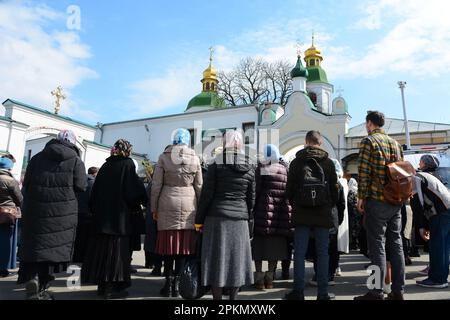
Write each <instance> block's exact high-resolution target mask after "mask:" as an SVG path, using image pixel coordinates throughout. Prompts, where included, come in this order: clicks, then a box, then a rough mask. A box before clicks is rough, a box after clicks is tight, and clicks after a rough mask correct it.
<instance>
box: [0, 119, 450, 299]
mask: <svg viewBox="0 0 450 320" xmlns="http://www.w3.org/2000/svg"><path fill="white" fill-rule="evenodd" d="M383 125H384V115H383V114H382V113H379V112H369V113H368V115H367V118H366V127H367V132H368V136H367V137H366V138H365V139H363V141H362V142H361V149H360V155H359V159H360V164H359V172H358V176H357V177H351V176H345V178H344V172H343V170H342V167H341V165H340V163H339V161H337V160H335V159H331V158H330V157H329V155H328V153H327V152H326V151H324V150H323V149H322V147H321V145H322V142H323V139H322V136H321V134H320V133H319V132H317V131H310V132H308V133H307V134H306V138H305V148H304V149H303V150H301V151H299V152H298V153H297V154H296V157H295V159H294V160H292V162H291V163H290V164H288V163H287V162H286V161H285V160H284V159H283V157H282V155H281V154H280V151H279V150H278V148H277V146H275V145H272V144H268V145H266V146H264V148H263V150H262V156H261V157H260V158H259V159H258V162H256V163H254V161H252V159H250V158H249V157H248V156H247V155H246V153H245V143H244V138H243V135H242V133H241V132H240V131H239V130H227V131H226V133H225V135H224V137H223V146H222V147H221V148H219V149H217V150H216V151H217V152H216V154H215V158H214V159H211V161H208V162H206V161H205V160H204V158H203V157H202V156H201V155H200V156H199V155H197V154H196V153H195V151H194V150H193V149H192V148H191V147H190V146H191V135H190V133H189V131H188V130H186V129H182V128H181V129H178V130H177V131H176V132H175V134H174V138H173V141H172V144H171V145H169V146H167V147H166V149H165V150H164V152H163V153H162V154H161V155H160V156H159V159H158V162H157V163H156V165H155V167H154V168H153V167H151V166H150V168H149V169H150V170H147V173H148V176H147V180H146V181H143V179H141V178H140V177H139V176H138V174H137V165H136V163H135V161H133V160H132V159H131V155H132V145H131V143H130V142H128V141H126V140H124V139H120V140H118V141H117V142H116V143H115V144H114V146H113V147H112V149H111V156H110V157H109V158H108V159H106V162H105V163H104V164H103V165H102V167H101V168H95V167H92V168H89V169H88V172H87V175H86V169H85V166H84V164H83V162H82V161H81V159H80V151H79V150H78V148H77V147H76V136H75V134H74V133H73V132H71V131H68V130H63V131H61V132H60V133H59V134H58V136H57V137H56V139H52V140H51V141H50V142H48V143H47V145H46V146H45V148H44V150H43V151H42V152H40V153H38V154H37V155H35V156H34V157H33V158H32V159H31V160H30V162H29V164H28V167H27V169H26V173H25V177H24V180H23V184H22V187H21V188H20V186H19V183H18V182H17V181H16V180H15V179H14V178H13V176H12V174H11V170H12V168H13V165H14V158H13V157H12V156H4V157H2V158H0V249H1V250H0V276H2V277H7V276H8V275H9V270H11V269H15V268H16V260H19V262H20V263H19V272H18V280H17V283H18V284H24V285H25V288H26V298H27V299H31V300H51V299H53V298H54V297H53V295H52V294H51V293H50V292H49V291H48V289H49V287H50V284H51V281H52V280H54V279H55V276H54V275H55V274H57V273H60V272H62V271H65V270H66V269H67V267H68V265H69V264H71V263H80V264H81V266H82V267H81V282H82V284H85V285H88V284H90V285H96V286H97V293H98V295H99V296H102V297H104V298H105V299H117V298H124V297H126V296H127V295H128V292H127V288H129V287H130V286H131V285H132V281H131V274H132V273H133V272H135V270H133V269H132V267H131V261H132V255H133V251H136V250H141V235H142V234H145V240H144V250H145V258H146V259H145V260H146V261H145V267H147V268H152V269H153V270H152V272H151V276H161V275H164V277H165V283H164V285H163V287H162V288H161V290H160V295H161V297H179V295H180V277H181V275H182V272H183V268H184V267H185V265H186V262H187V261H188V260H189V259H190V258H191V257H194V256H195V257H199V258H200V270H201V273H200V275H199V281H200V284H201V286H203V287H205V288H209V289H210V290H211V293H212V296H213V298H214V299H215V300H220V299H222V297H223V296H224V295H226V296H228V297H229V299H230V300H235V299H236V298H237V296H238V293H239V291H240V290H241V288H242V287H245V286H250V285H253V286H254V287H255V288H256V289H257V290H265V289H272V288H273V282H274V280H275V277H276V270H277V267H278V264H279V262H281V269H282V270H281V271H282V272H281V276H282V278H283V279H289V278H290V265H291V260H293V262H294V272H293V280H294V281H293V288H292V290H291V291H290V292H288V293H287V294H286V296H285V299H287V300H304V298H305V294H304V292H305V286H306V280H305V261H312V262H313V265H314V276H313V278H312V279H311V280H310V281H309V282H310V284H312V285H314V286H317V287H318V289H317V299H318V300H331V299H334V298H335V296H334V295H333V294H332V293H330V292H329V286H330V285H333V284H334V281H335V277H336V276H339V275H341V272H342V270H341V268H340V264H339V260H340V254H342V253H348V252H349V251H350V250H360V252H361V253H362V254H365V255H366V256H367V257H368V258H369V259H370V261H371V263H370V265H372V266H377V267H378V268H379V270H380V272H379V274H377V275H376V277H377V279H376V280H377V281H375V283H384V284H385V286H375V287H374V288H373V289H372V290H369V292H368V293H367V294H365V295H363V296H359V297H355V300H382V299H384V295H385V293H386V291H388V290H387V289H386V287H387V286H389V285H390V284H391V283H392V286H391V290H389V291H390V292H389V294H388V296H387V298H388V299H391V300H403V299H404V297H403V294H404V287H405V262H406V263H407V264H409V263H411V259H410V256H411V255H412V254H411V252H412V249H411V247H413V246H412V245H410V240H411V238H413V237H412V236H411V235H412V234H413V233H414V228H415V229H417V231H418V232H417V233H418V234H419V235H420V237H422V238H423V240H424V241H426V242H428V243H429V254H430V265H429V270H427V276H428V277H427V278H426V279H425V280H422V281H418V282H417V284H418V285H420V286H423V287H427V288H446V287H447V286H448V273H449V252H450V192H449V191H448V189H447V188H446V187H445V186H444V185H443V183H442V182H441V181H440V179H439V176H437V175H436V174H434V171H435V169H436V168H437V167H438V166H439V161H438V160H437V159H436V158H435V157H433V156H431V155H426V156H424V157H422V159H421V162H420V169H419V170H417V172H414V173H413V174H412V176H411V177H408V176H407V177H406V181H407V182H408V183H410V185H411V192H410V194H408V197H406V198H405V197H403V198H401V201H399V202H396V203H392V201H390V200H389V199H388V198H387V196H389V197H390V196H391V195H386V190H385V189H386V188H387V185H388V183H389V181H388V175H387V172H386V170H387V169H386V166H387V165H389V164H391V163H398V162H399V161H402V160H403V151H402V148H401V147H400V145H399V144H398V143H397V142H396V141H395V140H393V139H392V138H390V137H389V136H388V135H387V134H386V133H385V132H384V131H383V129H382V127H383ZM391 193H392V192H391ZM412 220H413V222H411V221H412ZM412 225H414V228H413V227H412ZM19 227H20V228H19ZM18 229H20V232H18ZM19 236H20V239H19ZM18 243H19V244H18ZM17 246H18V253H17V257H16V251H17V250H16V248H17ZM264 262H267V264H268V268H267V269H266V271H264V270H263V264H264ZM253 263H254V265H253ZM253 267H254V269H255V270H256V272H253ZM162 270H164V271H162Z"/></svg>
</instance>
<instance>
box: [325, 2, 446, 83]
mask: <svg viewBox="0 0 450 320" xmlns="http://www.w3.org/2000/svg"><path fill="white" fill-rule="evenodd" d="M449 11H450V2H448V1H439V0H429V1H427V2H423V1H418V0H410V1H401V0H383V1H370V2H368V3H367V9H366V10H365V16H364V17H363V18H362V19H361V20H360V21H359V22H358V23H357V26H358V27H359V28H361V32H366V33H367V32H368V31H367V29H369V30H374V29H379V30H377V32H380V33H381V32H382V33H383V34H384V36H382V37H381V39H380V40H378V41H377V42H375V43H372V44H371V45H369V46H368V47H367V48H340V52H339V53H340V55H339V57H336V56H334V57H333V56H331V57H329V58H331V59H330V60H332V61H333V64H331V63H330V65H329V71H330V73H331V74H332V75H333V76H334V77H336V78H341V77H342V78H357V77H377V76H381V75H383V74H386V73H389V72H404V73H409V74H411V75H412V76H418V77H436V76H439V75H442V74H445V73H448V72H449V71H450V19H448V12H449ZM364 22H367V23H364ZM358 52H362V53H363V55H358V54H357V53H358ZM337 60H339V61H340V63H335V61H336V62H337ZM330 62H331V61H330Z"/></svg>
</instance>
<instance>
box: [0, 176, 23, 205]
mask: <svg viewBox="0 0 450 320" xmlns="http://www.w3.org/2000/svg"><path fill="white" fill-rule="evenodd" d="M22 200H23V197H22V193H21V192H20V187H19V183H18V182H17V181H16V180H15V179H14V178H13V176H12V174H11V173H10V172H9V171H7V170H0V207H20V206H21V205H22Z"/></svg>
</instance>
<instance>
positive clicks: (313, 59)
mask: <svg viewBox="0 0 450 320" xmlns="http://www.w3.org/2000/svg"><path fill="white" fill-rule="evenodd" d="M322 61H323V57H322V53H321V52H320V50H319V49H317V48H316V46H315V44H314V33H313V34H312V41H311V47H309V48H308V50H306V51H305V62H306V67H307V68H313V67H320V64H321V63H322Z"/></svg>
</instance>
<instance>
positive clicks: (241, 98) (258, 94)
mask: <svg viewBox="0 0 450 320" xmlns="http://www.w3.org/2000/svg"><path fill="white" fill-rule="evenodd" d="M290 69H291V66H290V64H289V63H288V62H286V61H277V62H275V63H268V62H266V61H264V60H261V59H253V58H245V59H242V60H241V61H240V63H239V64H238V65H237V66H236V67H235V68H234V70H232V71H230V72H220V73H219V81H220V82H219V93H220V95H221V96H222V98H224V99H225V101H227V103H228V104H229V105H232V106H236V105H240V104H252V103H260V102H273V103H279V104H281V105H285V104H286V101H287V98H288V97H289V95H290V93H291V92H292V82H291V79H290V74H289V72H290Z"/></svg>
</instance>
